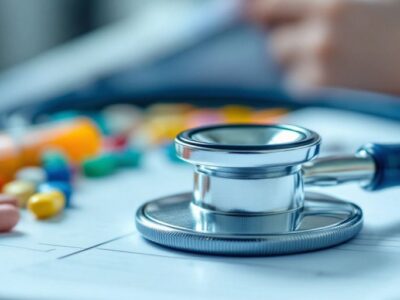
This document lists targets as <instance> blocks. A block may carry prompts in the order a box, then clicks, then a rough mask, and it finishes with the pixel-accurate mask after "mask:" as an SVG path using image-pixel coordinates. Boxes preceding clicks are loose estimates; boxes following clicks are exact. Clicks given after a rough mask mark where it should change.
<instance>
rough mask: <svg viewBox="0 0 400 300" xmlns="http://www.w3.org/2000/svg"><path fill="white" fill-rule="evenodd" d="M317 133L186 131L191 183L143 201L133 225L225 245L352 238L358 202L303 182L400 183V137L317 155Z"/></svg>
mask: <svg viewBox="0 0 400 300" xmlns="http://www.w3.org/2000/svg"><path fill="white" fill-rule="evenodd" d="M320 143H321V138H320V136H319V135H318V134H317V133H315V132H313V131H311V130H308V129H305V128H302V127H298V126H292V125H220V126H211V127H202V128H196V129H190V130H187V131H184V132H182V133H181V134H179V135H178V136H177V138H176V139H175V145H176V151H177V155H178V156H179V157H180V158H181V159H183V160H184V161H186V162H189V163H191V164H193V165H194V189H193V192H191V193H184V194H178V195H172V196H166V197H163V198H160V199H156V200H153V201H150V202H148V203H145V204H144V205H142V206H141V207H140V208H139V209H138V211H137V214H136V226H137V228H138V230H139V232H140V233H141V234H142V235H143V236H144V237H145V238H146V239H148V240H150V241H153V242H155V243H157V244H160V245H164V246H167V247H171V248H176V249H180V250H186V251H193V252H200V253H208V254H220V255H242V256H250V255H278V254H289V253H298V252H304V251H311V250H316V249H321V248H326V247H330V246H333V245H336V244H339V243H343V242H345V241H348V240H350V239H351V238H353V237H354V236H355V235H357V234H358V233H359V231H360V230H361V228H362V223H363V214H362V210H361V209H360V207H358V206H357V205H355V204H353V203H350V202H346V201H342V200H338V199H336V198H333V197H330V196H327V195H324V194H320V193H315V192H304V184H314V185H315V184H317V185H333V184H339V183H343V182H349V181H359V182H360V183H361V185H362V187H364V188H365V189H367V190H379V189H383V188H386V187H390V186H395V185H398V184H400V145H382V144H368V145H365V146H363V147H361V148H360V149H359V150H358V151H357V153H356V154H355V155H352V156H346V157H332V158H320V159H316V160H313V159H314V158H315V157H316V156H317V155H318V153H319V148H320ZM166 180H174V179H173V178H170V179H166Z"/></svg>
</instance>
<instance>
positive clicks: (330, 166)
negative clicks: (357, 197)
mask: <svg viewBox="0 0 400 300" xmlns="http://www.w3.org/2000/svg"><path fill="white" fill-rule="evenodd" d="M302 172H303V176H304V182H305V183H306V184H310V185H318V186H330V185H337V184H341V183H346V182H353V181H358V182H360V184H361V186H362V187H363V188H365V189H367V190H371V191H376V190H381V189H384V188H387V187H394V186H399V185H400V145H398V144H386V145H385V144H367V145H364V146H362V147H361V148H360V149H359V150H358V151H357V153H356V154H355V155H353V156H341V157H326V158H319V159H315V160H313V161H311V162H308V163H306V164H304V165H303V167H302Z"/></svg>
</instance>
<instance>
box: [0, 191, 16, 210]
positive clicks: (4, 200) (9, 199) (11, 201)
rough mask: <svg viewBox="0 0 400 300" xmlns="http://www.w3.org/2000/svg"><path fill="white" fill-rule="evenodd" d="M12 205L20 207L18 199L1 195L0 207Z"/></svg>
mask: <svg viewBox="0 0 400 300" xmlns="http://www.w3.org/2000/svg"><path fill="white" fill-rule="evenodd" d="M2 204H10V205H13V206H15V207H18V198H17V197H15V196H13V195H7V194H0V205H2Z"/></svg>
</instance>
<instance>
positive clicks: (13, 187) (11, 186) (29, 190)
mask: <svg viewBox="0 0 400 300" xmlns="http://www.w3.org/2000/svg"><path fill="white" fill-rule="evenodd" d="M35 191H36V187H35V185H34V184H33V183H31V182H29V181H20V180H16V181H11V182H9V183H7V184H6V185H5V186H4V187H3V193H5V194H8V195H13V196H15V197H16V198H17V199H18V205H19V207H25V206H26V202H27V201H28V199H29V197H30V196H32V195H33V194H34V193H35Z"/></svg>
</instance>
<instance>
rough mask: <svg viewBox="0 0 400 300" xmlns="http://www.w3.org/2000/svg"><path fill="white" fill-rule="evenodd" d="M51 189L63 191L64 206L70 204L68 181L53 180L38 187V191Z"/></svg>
mask: <svg viewBox="0 0 400 300" xmlns="http://www.w3.org/2000/svg"><path fill="white" fill-rule="evenodd" d="M51 191H59V192H61V193H63V195H64V198H65V207H69V206H70V202H71V195H72V187H71V185H70V184H69V183H67V182H65V181H53V182H46V183H42V184H41V185H39V187H38V192H39V193H46V192H51ZM0 203H1V197H0Z"/></svg>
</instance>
